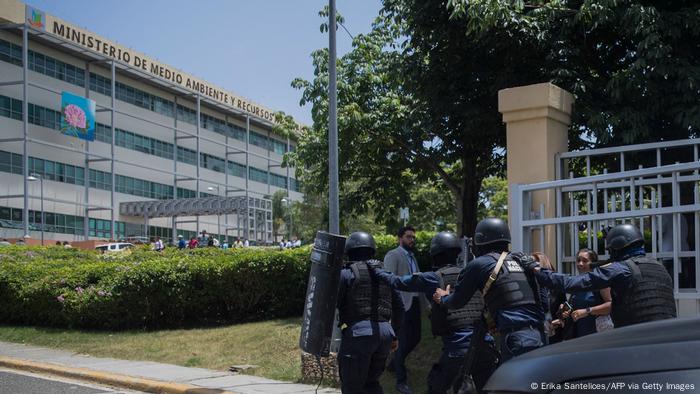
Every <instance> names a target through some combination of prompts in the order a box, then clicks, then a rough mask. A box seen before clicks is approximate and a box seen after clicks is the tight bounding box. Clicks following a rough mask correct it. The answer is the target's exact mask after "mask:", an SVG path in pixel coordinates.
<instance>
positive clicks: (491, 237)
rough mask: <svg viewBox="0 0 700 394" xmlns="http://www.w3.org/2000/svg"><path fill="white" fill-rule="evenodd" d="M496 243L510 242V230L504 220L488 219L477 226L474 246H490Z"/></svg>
mask: <svg viewBox="0 0 700 394" xmlns="http://www.w3.org/2000/svg"><path fill="white" fill-rule="evenodd" d="M496 242H506V243H508V242H510V229H508V224H506V222H505V221H504V220H503V219H499V218H486V219H484V220H482V221H480V222H479V223H477V225H476V229H475V230H474V245H477V246H481V245H488V244H492V243H496Z"/></svg>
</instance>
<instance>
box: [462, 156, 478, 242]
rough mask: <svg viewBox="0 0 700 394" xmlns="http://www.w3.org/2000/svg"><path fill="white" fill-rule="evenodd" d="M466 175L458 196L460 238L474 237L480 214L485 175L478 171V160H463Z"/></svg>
mask: <svg viewBox="0 0 700 394" xmlns="http://www.w3.org/2000/svg"><path fill="white" fill-rule="evenodd" d="M462 163H463V165H464V174H463V177H462V184H461V185H460V193H459V195H458V196H456V202H457V203H456V204H455V205H456V207H457V233H458V235H459V236H462V235H466V236H467V237H473V236H474V228H475V227H476V223H477V219H478V218H477V214H478V212H479V192H481V181H482V180H483V178H484V177H483V175H482V174H481V172H480V171H477V165H476V160H463V161H462Z"/></svg>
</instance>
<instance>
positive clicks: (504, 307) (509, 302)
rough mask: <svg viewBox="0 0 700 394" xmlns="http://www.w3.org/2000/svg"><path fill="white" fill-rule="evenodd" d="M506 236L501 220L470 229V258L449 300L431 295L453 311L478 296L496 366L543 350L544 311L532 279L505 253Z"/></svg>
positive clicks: (447, 292) (442, 294) (446, 293)
mask: <svg viewBox="0 0 700 394" xmlns="http://www.w3.org/2000/svg"><path fill="white" fill-rule="evenodd" d="M509 243H510V230H509V229H508V225H507V224H506V223H505V222H504V221H503V220H501V219H497V218H488V219H484V220H482V221H480V222H479V223H478V224H477V225H476V229H475V233H474V246H475V247H474V254H475V255H476V256H478V257H477V258H475V259H474V260H472V261H470V262H469V263H467V265H466V267H465V268H464V270H463V272H462V273H461V275H460V278H459V281H458V283H457V285H456V287H455V289H454V293H452V294H450V288H451V287H450V286H448V287H447V290H442V289H437V290H436V291H435V294H434V295H433V300H434V301H435V302H436V303H440V304H443V305H445V306H447V307H448V308H451V309H455V308H460V307H462V306H464V305H465V304H466V303H467V302H468V301H469V299H471V298H472V296H473V295H474V293H475V292H477V291H479V290H480V291H481V292H482V294H483V297H484V301H485V303H486V307H487V309H488V312H489V315H490V317H491V319H493V320H494V323H495V325H496V328H497V329H498V332H499V333H500V337H501V342H500V345H501V346H500V348H501V360H502V361H507V360H509V359H511V358H512V357H515V356H518V355H520V354H523V353H526V352H528V351H530V350H534V349H537V348H539V347H541V346H542V345H543V342H542V337H543V334H542V329H543V322H544V309H543V305H542V296H543V294H542V293H541V292H540V290H539V288H538V286H537V283H536V281H535V279H534V277H533V276H532V275H526V273H525V270H524V269H523V267H522V266H521V265H520V263H519V262H518V261H516V257H519V255H512V254H510V253H509V252H508V244H509Z"/></svg>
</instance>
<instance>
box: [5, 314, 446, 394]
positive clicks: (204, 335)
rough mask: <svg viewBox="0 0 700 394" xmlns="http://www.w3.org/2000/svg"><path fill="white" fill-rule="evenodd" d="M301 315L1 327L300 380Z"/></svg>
mask: <svg viewBox="0 0 700 394" xmlns="http://www.w3.org/2000/svg"><path fill="white" fill-rule="evenodd" d="M300 320H301V319H300V318H293V319H282V320H269V321H264V322H257V323H245V324H237V325H233V326H226V327H216V328H197V329H187V330H163V331H120V332H104V331H81V330H67V329H55V328H43V327H13V326H0V341H6V342H17V343H26V344H30V345H37V346H44V347H51V348H59V349H65V350H70V351H74V352H76V353H83V354H89V355H91V356H95V357H113V358H119V359H126V360H146V361H155V362H162V363H169V364H176V365H182V366H187V367H201V368H208V369H217V370H227V369H228V367H229V366H231V365H238V364H253V365H257V366H258V368H257V369H255V370H252V371H250V370H249V372H248V373H251V374H254V375H258V376H264V377H266V378H270V379H278V380H285V381H291V382H296V381H299V380H300V379H301V356H300V351H299V348H298V341H299V333H300V330H301V326H300ZM440 348H441V341H440V339H439V338H432V335H431V334H430V324H429V322H428V321H427V319H423V340H422V341H421V343H420V344H419V345H418V347H417V348H416V350H414V351H413V353H411V355H410V356H409V358H408V362H407V366H408V369H409V384H410V385H411V387H412V388H413V389H414V392H416V393H419V392H425V390H426V388H425V387H426V386H425V378H426V376H427V374H428V371H429V370H430V367H431V366H432V363H433V362H434V360H437V358H438V357H439V354H440ZM394 384H395V382H394V376H393V375H392V374H389V373H388V372H385V373H384V375H383V376H382V385H383V387H384V390H385V392H386V393H395V390H394Z"/></svg>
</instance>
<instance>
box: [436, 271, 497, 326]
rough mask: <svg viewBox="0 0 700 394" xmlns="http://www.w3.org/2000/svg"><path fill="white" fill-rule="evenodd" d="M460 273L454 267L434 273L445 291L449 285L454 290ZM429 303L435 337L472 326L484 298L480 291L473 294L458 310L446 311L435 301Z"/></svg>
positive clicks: (481, 308)
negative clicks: (430, 304)
mask: <svg viewBox="0 0 700 394" xmlns="http://www.w3.org/2000/svg"><path fill="white" fill-rule="evenodd" d="M461 271H462V269H461V268H459V267H457V266H454V265H448V266H445V267H442V268H440V269H439V270H437V271H435V274H436V275H437V277H438V283H439V285H440V288H441V289H445V288H446V287H447V285H450V287H451V288H452V289H453V290H454V288H455V285H456V284H457V279H458V277H459V273H460V272H461ZM431 303H432V308H431V311H430V325H431V327H432V331H433V335H435V336H444V335H450V334H453V333H455V332H456V331H457V330H459V329H462V328H465V327H469V326H472V325H473V324H474V321H475V320H476V319H479V318H480V317H481V313H482V312H483V310H484V298H483V297H482V296H481V292H480V291H477V292H475V293H474V295H473V296H472V298H471V299H470V300H469V302H468V303H467V304H466V305H464V306H463V307H461V308H459V309H447V308H446V307H445V306H444V305H441V304H437V303H436V302H435V301H431Z"/></svg>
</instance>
